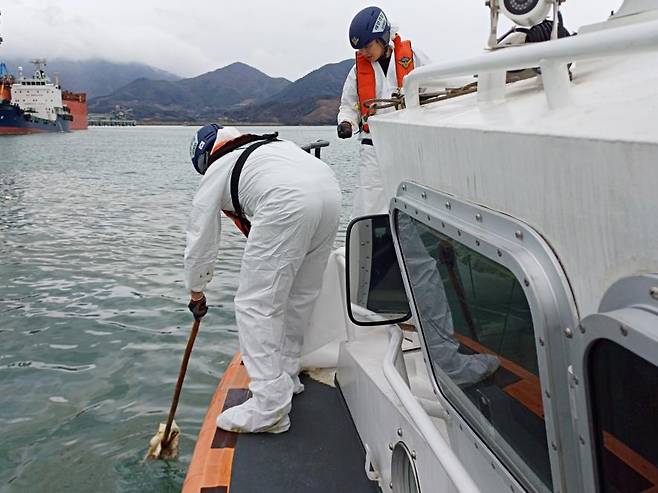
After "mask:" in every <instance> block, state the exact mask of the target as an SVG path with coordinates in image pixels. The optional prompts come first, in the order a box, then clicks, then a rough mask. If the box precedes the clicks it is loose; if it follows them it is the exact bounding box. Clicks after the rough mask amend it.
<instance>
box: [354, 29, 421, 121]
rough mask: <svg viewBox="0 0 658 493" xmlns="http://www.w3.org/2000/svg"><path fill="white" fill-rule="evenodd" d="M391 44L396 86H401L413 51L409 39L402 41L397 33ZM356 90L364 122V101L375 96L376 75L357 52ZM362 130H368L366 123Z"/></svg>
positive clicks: (412, 67)
mask: <svg viewBox="0 0 658 493" xmlns="http://www.w3.org/2000/svg"><path fill="white" fill-rule="evenodd" d="M393 46H394V49H395V51H394V55H395V76H396V80H397V84H398V88H401V87H402V81H403V79H404V76H405V75H407V74H408V73H409V72H411V71H412V70H413V69H414V52H413V50H412V48H411V41H409V40H406V41H402V39H400V36H399V35H396V36H395V38H393ZM356 92H357V95H358V97H359V110H360V112H361V120H362V121H363V122H366V121H367V120H368V116H370V115H369V112H368V108H366V106H365V104H364V103H365V102H366V101H368V100H369V99H375V98H376V97H377V77H376V76H375V69H374V68H373V66H372V63H370V62H369V61H368V60H367V59H366V57H364V56H363V55H361V53H359V52H357V54H356ZM363 130H364V131H365V132H369V130H370V129H369V128H368V124H367V123H364V124H363Z"/></svg>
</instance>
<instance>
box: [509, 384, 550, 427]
mask: <svg viewBox="0 0 658 493" xmlns="http://www.w3.org/2000/svg"><path fill="white" fill-rule="evenodd" d="M503 390H504V391H505V392H506V393H507V394H509V395H510V396H512V397H513V398H515V399H516V400H517V401H519V402H520V403H521V404H523V405H524V406H525V407H526V408H528V409H529V410H530V411H532V412H533V413H535V414H536V415H537V416H539V417H540V418H541V419H544V406H543V403H542V399H541V388H540V387H539V385H536V384H534V383H533V382H530V381H528V380H519V381H518V382H515V383H513V384H510V385H507V386H506V387H504V388H503Z"/></svg>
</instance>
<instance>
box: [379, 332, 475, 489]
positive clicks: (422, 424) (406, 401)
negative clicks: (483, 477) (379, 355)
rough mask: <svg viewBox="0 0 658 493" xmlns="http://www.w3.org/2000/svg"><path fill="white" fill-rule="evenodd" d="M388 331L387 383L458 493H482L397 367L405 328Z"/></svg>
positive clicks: (385, 373) (385, 372)
mask: <svg viewBox="0 0 658 493" xmlns="http://www.w3.org/2000/svg"><path fill="white" fill-rule="evenodd" d="M389 334H390V336H391V338H390V340H389V343H388V349H387V350H386V357H385V358H384V363H383V367H384V375H385V376H386V380H388V383H389V384H390V386H391V387H392V388H393V391H394V392H395V394H396V395H397V396H398V399H400V402H402V405H403V406H404V408H405V409H406V410H407V412H408V413H409V415H410V416H411V419H412V420H413V422H414V424H415V425H416V426H417V427H418V430H419V431H420V433H421V435H422V436H423V438H424V439H425V441H426V442H427V444H428V445H429V447H430V449H431V450H432V452H434V454H435V455H436V457H437V459H438V460H439V462H440V464H441V466H443V470H444V471H445V472H446V474H447V475H448V477H449V478H450V480H451V481H452V484H453V485H454V486H455V488H456V489H457V491H458V492H459V493H480V489H479V488H478V487H477V485H476V484H475V482H473V479H472V478H471V476H470V475H469V474H468V472H467V471H466V469H465V468H464V466H463V465H462V463H461V462H460V460H459V459H458V458H457V456H456V455H455V453H454V452H453V451H452V449H451V448H450V445H448V443H447V442H446V441H445V440H444V438H443V437H442V436H441V434H440V433H439V430H438V429H437V428H436V426H434V423H432V420H431V418H430V417H429V416H428V414H427V412H426V411H425V409H423V407H422V406H421V405H420V404H419V402H418V401H417V400H416V397H415V396H414V395H413V394H412V393H411V390H410V389H409V387H408V386H407V384H406V383H405V382H404V379H403V378H402V376H401V375H400V373H399V372H398V371H397V369H396V368H395V361H396V360H397V358H398V354H399V352H400V348H401V344H402V331H401V330H400V329H399V328H398V327H396V326H392V327H391V328H390V329H389Z"/></svg>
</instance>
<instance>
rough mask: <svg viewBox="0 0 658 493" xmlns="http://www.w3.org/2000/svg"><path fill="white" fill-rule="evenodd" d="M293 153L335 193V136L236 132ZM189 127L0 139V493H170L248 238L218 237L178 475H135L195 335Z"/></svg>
mask: <svg viewBox="0 0 658 493" xmlns="http://www.w3.org/2000/svg"><path fill="white" fill-rule="evenodd" d="M241 129H242V130H243V131H249V132H253V133H266V132H271V131H274V130H278V131H279V133H280V136H281V138H284V139H289V140H292V141H294V142H296V143H297V144H299V145H303V144H307V143H310V142H312V141H315V140H318V139H324V140H328V141H330V143H331V145H330V146H329V147H328V148H326V149H324V150H323V156H322V158H323V160H324V161H325V162H327V163H328V164H329V165H330V166H332V168H333V169H334V171H335V172H336V174H337V176H338V179H339V182H340V184H341V188H342V190H343V216H342V220H341V230H340V232H339V237H338V239H337V244H340V243H341V242H342V241H343V240H342V238H343V237H344V232H345V227H346V224H347V222H348V219H349V213H350V208H351V201H352V196H351V194H352V191H353V190H354V187H355V186H356V183H357V175H358V143H357V142H356V141H355V140H354V139H352V140H350V141H339V140H338V139H337V137H336V133H335V128H334V127H241ZM194 130H195V127H184V126H138V127H117V128H110V127H105V128H91V129H89V130H87V131H80V132H73V133H67V134H43V135H38V136H37V135H31V136H20V137H19V136H16V137H4V138H2V139H0V253H1V255H2V263H1V264H0V282H1V284H0V340H1V341H2V346H1V349H0V427H1V428H2V436H3V447H2V448H1V449H0V492H23V491H70V492H78V491H80V492H82V491H88V490H89V489H90V488H93V489H94V490H96V491H121V492H133V491H135V492H136V491H179V490H180V488H181V486H182V484H183V479H184V477H185V472H186V470H187V466H188V465H189V462H190V460H191V456H192V452H193V449H194V442H195V439H196V435H197V433H198V431H199V429H200V427H201V423H202V421H203V418H204V416H205V412H206V409H207V406H208V404H209V402H210V399H211V397H212V394H213V392H214V390H215V387H216V385H217V383H218V381H219V378H220V377H221V375H222V374H223V372H224V369H225V367H226V365H227V364H228V362H229V361H230V359H231V357H232V356H233V354H234V353H235V351H236V350H237V349H238V341H237V332H236V327H235V318H234V315H233V296H234V294H235V289H236V287H237V274H238V272H239V266H240V258H241V254H242V249H243V246H244V239H243V238H242V236H241V234H240V233H239V232H238V231H237V230H236V229H235V228H234V227H233V225H232V224H231V223H230V222H228V221H227V222H225V226H226V227H224V228H223V232H222V246H221V248H220V253H219V256H218V260H217V267H216V270H215V278H214V279H213V281H212V282H211V284H210V285H209V286H208V289H207V291H206V294H207V297H208V303H209V306H210V311H209V315H208V316H207V317H206V318H204V320H203V322H202V324H201V329H200V332H199V336H198V338H197V342H196V344H195V348H194V351H193V354H192V358H191V361H190V366H189V369H188V374H187V377H186V380H185V385H184V388H183V393H182V396H181V402H180V404H179V407H178V412H177V415H176V419H177V422H178V423H179V425H180V427H181V429H182V436H181V444H180V456H179V458H178V459H177V460H176V461H170V462H165V461H152V462H147V463H143V462H142V459H143V457H144V454H145V452H146V448H147V444H148V440H149V438H150V437H151V436H152V435H153V433H154V432H155V431H156V429H157V426H158V423H160V422H163V421H165V420H166V416H167V412H168V410H169V404H170V401H171V396H172V393H173V389H174V384H175V382H176V378H177V375H178V368H179V365H180V360H181V357H182V354H183V350H184V346H185V343H186V341H187V335H188V333H189V330H190V327H191V325H192V317H191V314H190V313H189V312H188V310H187V306H186V304H187V301H188V300H187V293H186V290H185V287H184V285H183V275H182V255H183V249H184V245H185V225H186V222H187V216H188V214H189V210H190V205H191V200H192V197H193V195H194V192H195V190H196V187H197V186H198V183H199V179H200V177H199V175H197V174H196V173H195V172H194V170H193V168H192V165H191V163H190V161H189V155H188V148H189V141H190V139H191V137H192V134H193V133H194Z"/></svg>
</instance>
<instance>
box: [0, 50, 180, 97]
mask: <svg viewBox="0 0 658 493" xmlns="http://www.w3.org/2000/svg"><path fill="white" fill-rule="evenodd" d="M5 63H6V64H7V67H8V68H9V72H10V73H13V74H14V75H18V67H23V73H24V74H26V75H31V74H32V72H33V66H32V64H31V63H30V62H29V60H18V59H10V60H5ZM46 72H47V73H48V75H50V77H51V78H52V79H54V78H55V75H57V76H58V78H59V81H60V83H61V85H62V87H63V88H64V89H66V90H67V91H73V92H86V93H87V98H94V97H97V96H105V95H107V94H112V93H113V92H114V91H116V90H117V89H119V88H121V87H123V86H125V85H126V84H129V83H130V82H132V81H134V80H135V79H139V78H146V79H152V80H163V81H173V80H179V79H180V77H179V76H177V75H174V74H171V73H169V72H166V71H164V70H160V69H157V68H153V67H150V66H148V65H143V64H141V63H113V62H108V61H106V60H83V61H73V60H66V59H62V58H55V59H53V60H48V64H47V65H46Z"/></svg>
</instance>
